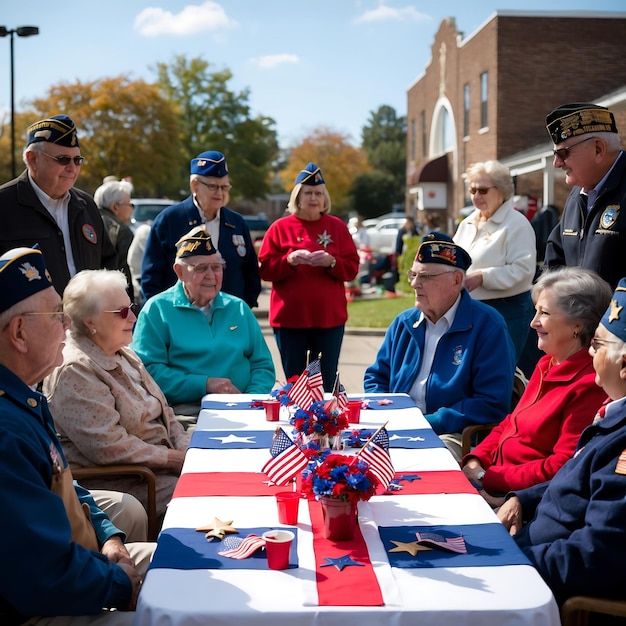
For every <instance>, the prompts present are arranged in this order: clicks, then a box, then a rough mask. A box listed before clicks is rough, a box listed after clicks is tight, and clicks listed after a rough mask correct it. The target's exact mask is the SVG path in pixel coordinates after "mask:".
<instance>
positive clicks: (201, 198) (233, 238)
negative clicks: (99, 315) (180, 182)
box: [141, 150, 261, 307]
mask: <svg viewBox="0 0 626 626" xmlns="http://www.w3.org/2000/svg"><path fill="white" fill-rule="evenodd" d="M189 186H190V188H191V195H190V196H189V197H188V198H187V199H186V200H184V201H183V202H181V203H180V204H174V205H173V206H171V207H168V208H167V209H165V210H164V211H162V212H161V213H159V215H157V217H156V219H155V220H154V222H153V224H152V228H151V230H150V234H149V235H148V240H147V241H146V249H145V252H144V257H143V263H142V266H141V288H142V290H143V295H144V297H145V298H146V299H148V298H151V297H152V296H154V295H155V294H157V293H160V292H161V291H164V290H165V289H167V288H168V287H171V286H172V285H173V284H174V283H175V282H176V274H175V273H174V272H173V271H172V263H173V262H174V257H175V255H176V242H177V241H178V240H179V239H180V238H181V237H182V236H183V235H184V234H185V233H187V232H188V231H189V229H190V228H191V227H192V226H196V225H199V224H205V225H206V228H207V231H208V232H209V234H210V235H211V239H212V240H213V245H214V246H215V247H216V248H217V249H218V250H219V251H220V254H221V255H222V258H223V259H224V261H226V269H225V271H224V275H223V286H222V290H223V291H224V292H225V293H228V294H230V295H233V296H237V297H238V298H241V299H242V300H244V301H245V302H246V303H247V304H248V306H250V307H255V306H257V298H258V297H259V294H260V293H261V279H260V278H259V268H258V261H257V256H256V252H255V250H254V246H253V245H252V239H251V237H250V230H249V229H248V226H247V224H246V222H245V220H244V219H243V217H241V215H239V213H235V211H231V210H230V209H229V208H227V207H226V204H227V202H228V196H229V191H230V188H231V184H230V178H229V176H228V166H227V164H226V157H225V156H224V155H223V154H222V153H221V152H216V151H214V150H210V151H208V152H203V153H202V154H200V155H199V156H198V157H196V158H195V159H192V160H191V175H190V177H189Z"/></svg>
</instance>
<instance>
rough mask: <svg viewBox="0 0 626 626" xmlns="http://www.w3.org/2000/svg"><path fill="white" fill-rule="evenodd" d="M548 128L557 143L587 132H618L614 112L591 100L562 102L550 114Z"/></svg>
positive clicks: (553, 140)
mask: <svg viewBox="0 0 626 626" xmlns="http://www.w3.org/2000/svg"><path fill="white" fill-rule="evenodd" d="M546 128H547V129H548V134H549V135H550V137H551V138H552V142H553V143H554V144H555V145H556V144H559V143H562V142H563V141H565V140H566V139H569V138H570V137H577V136H578V135H585V134H587V133H599V132H607V133H616V132H617V126H616V125H615V117H614V116H613V113H611V111H609V110H608V109H607V108H606V107H603V106H600V105H598V104H592V103H591V102H572V103H570V104H562V105H561V106H560V107H557V108H556V109H554V111H552V112H551V113H549V114H548V116H547V117H546Z"/></svg>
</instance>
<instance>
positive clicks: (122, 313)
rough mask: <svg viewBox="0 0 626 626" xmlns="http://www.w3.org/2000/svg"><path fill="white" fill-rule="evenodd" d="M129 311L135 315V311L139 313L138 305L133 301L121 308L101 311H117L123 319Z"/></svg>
mask: <svg viewBox="0 0 626 626" xmlns="http://www.w3.org/2000/svg"><path fill="white" fill-rule="evenodd" d="M129 311H132V312H133V315H134V316H135V317H137V313H139V305H138V304H135V303H134V302H133V303H132V304H130V305H128V306H123V307H122V308H121V309H116V310H115V311H102V312H103V313H117V314H118V315H119V316H120V317H121V318H122V319H123V320H125V319H126V318H127V317H128V313H129Z"/></svg>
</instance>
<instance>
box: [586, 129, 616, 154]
mask: <svg viewBox="0 0 626 626" xmlns="http://www.w3.org/2000/svg"><path fill="white" fill-rule="evenodd" d="M591 136H592V137H595V138H596V139H601V140H602V141H604V143H606V147H607V149H608V151H609V152H619V151H620V150H621V141H620V138H619V135H618V134H617V133H609V132H598V133H592V135H591Z"/></svg>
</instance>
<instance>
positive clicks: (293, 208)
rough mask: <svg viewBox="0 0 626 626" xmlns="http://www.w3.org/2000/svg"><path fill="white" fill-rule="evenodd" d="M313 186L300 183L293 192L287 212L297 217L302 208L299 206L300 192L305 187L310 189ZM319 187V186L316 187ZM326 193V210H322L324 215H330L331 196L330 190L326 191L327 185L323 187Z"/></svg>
mask: <svg viewBox="0 0 626 626" xmlns="http://www.w3.org/2000/svg"><path fill="white" fill-rule="evenodd" d="M310 186H311V185H303V184H302V183H298V184H297V185H296V186H295V187H294V188H293V189H292V191H291V196H290V197H289V202H288V203H287V211H289V213H291V214H292V215H297V214H298V213H299V212H300V207H299V206H298V198H299V197H300V192H301V191H302V188H303V187H310ZM316 186H317V185H316ZM322 187H323V191H324V208H323V209H322V211H321V212H322V213H330V208H331V203H330V194H329V193H328V189H326V185H322Z"/></svg>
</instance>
